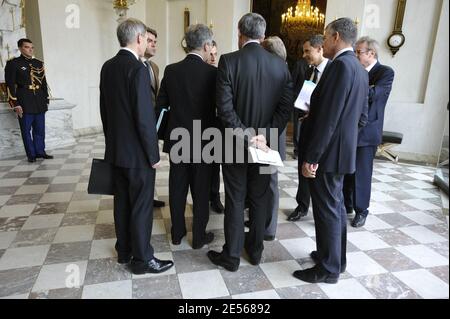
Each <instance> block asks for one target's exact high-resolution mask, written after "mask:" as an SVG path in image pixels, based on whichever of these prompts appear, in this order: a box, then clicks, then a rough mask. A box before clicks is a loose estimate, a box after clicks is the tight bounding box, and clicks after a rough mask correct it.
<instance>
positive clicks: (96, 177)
mask: <svg viewBox="0 0 450 319" xmlns="http://www.w3.org/2000/svg"><path fill="white" fill-rule="evenodd" d="M88 194H91V195H114V168H113V166H112V165H111V164H109V163H108V162H105V161H104V160H102V159H96V158H94V159H93V160H92V167H91V175H90V176H89V185H88Z"/></svg>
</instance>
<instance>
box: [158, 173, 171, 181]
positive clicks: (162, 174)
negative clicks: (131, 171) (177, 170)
mask: <svg viewBox="0 0 450 319" xmlns="http://www.w3.org/2000/svg"><path fill="white" fill-rule="evenodd" d="M169 174H170V173H169V172H156V179H164V180H169Z"/></svg>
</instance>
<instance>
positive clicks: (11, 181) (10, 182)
mask: <svg viewBox="0 0 450 319" xmlns="http://www.w3.org/2000/svg"><path fill="white" fill-rule="evenodd" d="M26 181H27V179H26V178H4V179H2V187H12V186H22V185H23V183H25V182H26Z"/></svg>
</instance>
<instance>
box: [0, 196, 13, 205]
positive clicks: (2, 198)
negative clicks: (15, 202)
mask: <svg viewBox="0 0 450 319" xmlns="http://www.w3.org/2000/svg"><path fill="white" fill-rule="evenodd" d="M10 198H11V195H4V196H0V206H3V205H5V204H6V202H7V201H9V199H10Z"/></svg>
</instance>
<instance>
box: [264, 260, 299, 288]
mask: <svg viewBox="0 0 450 319" xmlns="http://www.w3.org/2000/svg"><path fill="white" fill-rule="evenodd" d="M260 268H261V269H262V271H263V272H264V274H265V275H266V277H267V278H268V279H269V281H270V283H271V284H272V286H273V287H274V288H275V289H278V288H284V287H295V286H301V285H306V284H307V283H306V282H303V281H301V280H298V279H297V278H295V277H294V275H293V273H294V272H295V271H297V270H301V269H302V267H301V266H300V265H299V264H298V263H297V262H296V261H295V260H288V261H280V262H274V263H265V264H261V265H260Z"/></svg>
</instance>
